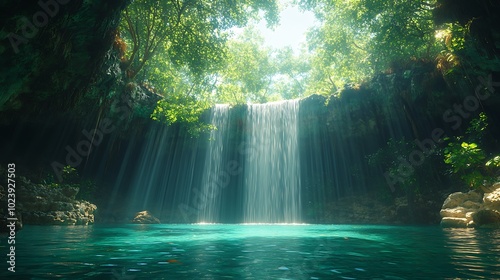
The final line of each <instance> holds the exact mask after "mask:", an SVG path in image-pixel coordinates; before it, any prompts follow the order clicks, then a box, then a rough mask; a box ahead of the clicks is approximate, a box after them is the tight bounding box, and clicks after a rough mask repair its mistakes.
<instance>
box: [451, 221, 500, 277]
mask: <svg viewBox="0 0 500 280" xmlns="http://www.w3.org/2000/svg"><path fill="white" fill-rule="evenodd" d="M443 233H444V236H445V239H446V248H448V249H450V250H451V251H452V253H451V254H450V255H449V258H450V262H451V264H452V265H453V267H455V269H456V270H457V271H458V272H459V273H460V274H463V275H464V276H466V277H474V278H478V277H480V276H481V275H484V274H488V273H490V274H492V276H493V275H494V276H495V278H500V254H499V253H500V230H490V229H477V230H476V229H443Z"/></svg>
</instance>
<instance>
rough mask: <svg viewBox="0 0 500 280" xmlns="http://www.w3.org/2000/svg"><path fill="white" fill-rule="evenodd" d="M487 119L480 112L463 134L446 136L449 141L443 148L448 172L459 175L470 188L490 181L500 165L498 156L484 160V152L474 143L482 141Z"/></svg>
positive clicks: (478, 186)
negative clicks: (448, 167)
mask: <svg viewBox="0 0 500 280" xmlns="http://www.w3.org/2000/svg"><path fill="white" fill-rule="evenodd" d="M487 121H488V118H487V116H486V115H485V114H484V113H480V115H479V117H478V118H475V119H473V120H471V122H470V123H469V127H468V128H467V130H466V132H465V135H463V136H458V137H454V138H451V139H450V138H447V139H446V140H448V141H450V142H449V143H448V146H447V147H446V148H444V150H443V155H444V162H445V163H446V164H448V165H450V166H451V169H450V170H449V172H450V173H451V174H457V175H459V176H460V179H462V180H463V181H464V182H465V183H466V184H467V186H469V187H470V188H481V187H482V186H484V185H485V184H486V183H491V182H492V180H493V179H494V178H493V175H494V173H495V169H496V168H497V167H500V156H495V157H493V158H491V159H490V160H488V161H486V162H485V160H486V158H487V156H486V152H485V151H484V150H483V149H482V148H481V147H480V146H479V144H477V143H476V142H478V143H479V142H481V141H482V138H483V137H484V134H485V131H486V128H487V127H488V122H487ZM464 140H467V142H466V141H464ZM472 141H475V142H472Z"/></svg>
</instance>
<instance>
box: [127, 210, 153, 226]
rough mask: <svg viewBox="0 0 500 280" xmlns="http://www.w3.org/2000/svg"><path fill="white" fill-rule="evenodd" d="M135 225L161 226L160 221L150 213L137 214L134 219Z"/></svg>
mask: <svg viewBox="0 0 500 280" xmlns="http://www.w3.org/2000/svg"><path fill="white" fill-rule="evenodd" d="M132 223H133V224H159V223H160V220H159V219H158V218H156V217H155V216H153V214H151V213H150V212H149V211H141V212H137V213H136V214H135V215H134V218H133V219H132Z"/></svg>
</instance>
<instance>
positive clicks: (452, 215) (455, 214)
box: [440, 183, 500, 228]
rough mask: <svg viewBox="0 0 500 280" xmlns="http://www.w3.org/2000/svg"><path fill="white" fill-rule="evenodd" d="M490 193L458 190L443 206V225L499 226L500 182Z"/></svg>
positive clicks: (464, 226)
mask: <svg viewBox="0 0 500 280" xmlns="http://www.w3.org/2000/svg"><path fill="white" fill-rule="evenodd" d="M492 189H494V190H493V191H492V192H489V193H484V194H483V193H481V192H479V191H469V192H467V193H463V192H456V193H452V194H450V195H449V196H448V198H446V200H445V201H444V203H443V206H442V208H441V211H440V214H441V217H442V219H441V226H442V227H455V228H456V227H458V228H468V227H498V226H500V183H496V184H495V185H493V188H492Z"/></svg>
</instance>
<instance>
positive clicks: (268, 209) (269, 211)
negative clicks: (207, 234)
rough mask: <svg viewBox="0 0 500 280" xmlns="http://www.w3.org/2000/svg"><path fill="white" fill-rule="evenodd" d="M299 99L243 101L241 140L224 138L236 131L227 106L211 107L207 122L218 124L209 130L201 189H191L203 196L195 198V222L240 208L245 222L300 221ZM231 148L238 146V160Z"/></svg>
mask: <svg viewBox="0 0 500 280" xmlns="http://www.w3.org/2000/svg"><path fill="white" fill-rule="evenodd" d="M298 104H299V103H298V101H297V100H292V101H283V102H273V103H267V104H252V105H248V107H247V111H246V119H245V126H246V127H245V129H243V131H241V133H243V138H242V142H241V143H240V145H235V144H234V143H232V144H231V142H230V141H229V140H228V138H229V135H231V134H233V135H234V134H237V132H235V131H230V130H231V128H232V129H235V127H234V126H230V124H229V123H230V117H229V114H230V109H229V107H228V106H226V105H217V106H215V107H214V108H213V110H212V117H211V123H212V124H213V125H214V126H215V127H217V129H216V130H214V131H212V132H211V135H210V138H211V140H210V143H209V147H208V148H207V155H206V160H205V168H204V172H203V179H202V185H201V190H199V191H198V190H197V189H195V192H196V194H195V195H197V196H200V197H202V198H203V199H201V200H200V199H198V201H202V203H201V205H199V206H198V209H200V212H199V215H198V221H199V222H209V223H213V222H221V221H225V220H227V216H228V215H230V214H231V213H228V212H237V213H241V215H239V219H238V221H239V222H244V223H296V222H300V166H299V151H298V141H297V137H298V135H297V131H298V130H297V126H298V125H297V117H298ZM234 146H238V147H240V148H239V149H235V147H234ZM230 150H238V152H239V157H238V158H237V159H238V160H236V159H235V158H234V156H235V153H230V152H229V151H230ZM240 167H241V169H239V168H240ZM238 171H241V172H238ZM230 182H232V183H230ZM228 193H229V195H228ZM231 193H232V194H233V195H231ZM235 201H237V202H238V203H235ZM238 208H239V209H238Z"/></svg>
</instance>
